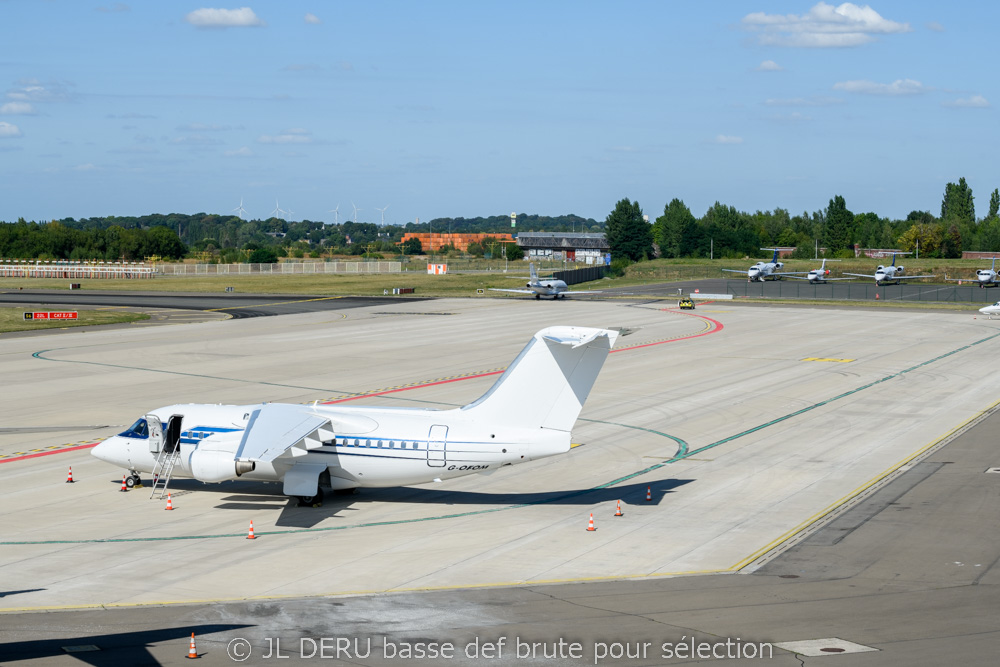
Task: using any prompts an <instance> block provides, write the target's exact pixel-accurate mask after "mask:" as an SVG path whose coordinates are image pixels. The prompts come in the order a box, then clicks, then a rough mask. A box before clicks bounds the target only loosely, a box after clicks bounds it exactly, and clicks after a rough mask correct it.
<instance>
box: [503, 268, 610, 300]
mask: <svg viewBox="0 0 1000 667" xmlns="http://www.w3.org/2000/svg"><path fill="white" fill-rule="evenodd" d="M528 267H529V274H530V279H529V280H528V284H527V285H525V287H527V288H528V289H503V288H500V287H491V288H490V291H491V292H513V293H515V294H534V295H535V298H536V299H541V298H542V297H543V296H551V297H552V299H553V301H554V300H555V299H560V298H561V299H565V298H566V297H567V296H590V295H591V294H600V293H601V292H600V290H589V291H586V292H571V291H570V290H569V287H567V286H566V281H564V280H557V279H555V278H549V279H547V280H539V279H538V272H537V271H536V270H535V265H534V263H532V264H529V265H528ZM521 280H524V278H521Z"/></svg>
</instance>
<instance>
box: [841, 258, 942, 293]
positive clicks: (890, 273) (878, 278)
mask: <svg viewBox="0 0 1000 667" xmlns="http://www.w3.org/2000/svg"><path fill="white" fill-rule="evenodd" d="M909 254H910V253H908V252H894V253H892V264H890V265H889V266H882V265H881V264H879V265H878V267H876V269H875V274H874V275H869V274H867V273H845V274H844V275H845V276H855V277H856V278H874V279H875V284H876V285H882V284H885V283H891V282H892V281H895V283H893V284H895V285H898V284H899V282H900V281H901V280H916V279H917V278H934V277H935V276H904V275H902V274H903V272H904V271H906V267H903V266H896V255H909Z"/></svg>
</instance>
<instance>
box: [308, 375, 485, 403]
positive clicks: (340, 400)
mask: <svg viewBox="0 0 1000 667" xmlns="http://www.w3.org/2000/svg"><path fill="white" fill-rule="evenodd" d="M501 373H503V371H490V372H489V373H480V374H479V375H467V376H465V377H461V378H452V379H450V380H438V381H437V382H428V383H426V384H415V385H413V386H412V387H400V388H399V389H386V390H385V391H378V392H375V393H374V394H361V395H360V396H348V397H347V398H338V399H337V400H335V401H326V402H325V403H320V405H333V404H334V403H344V402H346V401H356V400H358V399H359V398H368V397H370V396H385V395H386V394H395V393H396V392H398V391H409V390H411V389H420V388H421V387H433V386H435V385H439V384H448V383H449V382H461V381H462V380H472V379H475V378H484V377H489V376H490V375H500V374H501Z"/></svg>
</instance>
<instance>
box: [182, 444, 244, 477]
mask: <svg viewBox="0 0 1000 667" xmlns="http://www.w3.org/2000/svg"><path fill="white" fill-rule="evenodd" d="M256 466H257V464H256V463H254V462H253V461H234V460H233V453H232V452H220V451H211V450H209V451H195V452H194V453H193V454H191V476H192V477H194V478H195V479H197V480H198V481H199V482H224V481H226V480H227V479H236V478H237V477H239V476H240V475H242V474H244V473H248V472H253V470H254V468H256Z"/></svg>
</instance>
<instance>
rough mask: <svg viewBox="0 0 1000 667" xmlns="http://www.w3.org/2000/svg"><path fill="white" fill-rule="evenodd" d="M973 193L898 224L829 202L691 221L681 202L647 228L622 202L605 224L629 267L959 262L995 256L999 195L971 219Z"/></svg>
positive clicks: (949, 191) (724, 211)
mask: <svg viewBox="0 0 1000 667" xmlns="http://www.w3.org/2000/svg"><path fill="white" fill-rule="evenodd" d="M974 199H975V198H974V197H973V194H972V188H970V187H969V185H968V183H966V181H965V178H964V177H963V178H960V179H959V180H958V183H948V184H947V185H946V186H945V191H944V196H943V197H942V200H941V214H940V216H937V217H936V216H934V215H933V214H931V212H930V211H912V212H911V213H910V214H909V215H907V216H906V218H905V219H903V220H893V219H890V218H886V217H881V216H879V215H878V214H876V213H870V212H869V213H854V212H852V211H851V210H850V209H848V207H847V202H846V201H845V200H844V197H842V196H840V195H835V196H834V197H833V198H832V199H830V202H829V204H828V205H827V207H826V208H825V209H824V210H821V211H816V212H814V213H808V212H805V213H802V214H801V215H794V216H793V215H790V214H789V212H788V211H787V210H785V209H781V208H776V209H774V211H757V212H755V213H746V212H742V211H737V210H736V209H735V208H734V207H732V206H726V205H724V204H721V203H719V202H716V203H715V204H713V205H712V206H711V207H710V208H709V209H708V211H707V212H706V213H705V215H703V216H702V217H701V218H695V217H694V215H693V214H692V213H691V210H690V209H689V208H688V207H687V206H686V205H685V204H684V202H683V201H682V200H680V199H676V198H675V199H672V200H671V201H670V202H669V203H667V204H666V206H664V208H663V214H662V215H660V216H659V217H657V218H656V220H655V221H653V222H647V221H646V220H644V217H643V212H642V209H641V208H640V206H639V203H638V202H633V201H630V200H629V199H627V198H626V199H623V200H621V201H619V202H618V203H617V205H616V206H615V208H614V210H613V211H612V212H611V213H610V214H609V215H608V217H607V219H606V220H605V228H606V232H605V233H606V235H607V240H608V244H609V245H610V246H611V255H612V258H613V259H614V258H624V259H626V260H627V261H632V262H635V261H639V260H642V259H648V258H652V257H654V256H661V257H709V256H712V257H719V258H735V257H744V256H751V257H753V256H757V255H758V254H759V253H760V248H762V247H775V246H780V247H795V248H796V251H795V254H793V257H801V258H808V257H812V256H813V254H814V252H815V247H816V246H817V245H819V246H822V247H824V248H825V249H826V251H825V252H826V254H827V255H828V256H833V257H853V256H854V246H855V245H858V246H860V247H862V248H886V249H888V248H896V249H899V250H903V251H910V252H912V251H916V250H918V249H919V252H920V254H921V256H923V257H943V258H953V257H961V256H962V252H963V251H965V250H970V251H971V250H976V251H984V252H1000V218H998V212H1000V191H998V190H996V189H995V190H993V192H992V194H991V195H990V203H989V211H988V213H987V214H986V216H985V217H984V218H981V219H977V218H976V210H975V203H974Z"/></svg>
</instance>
